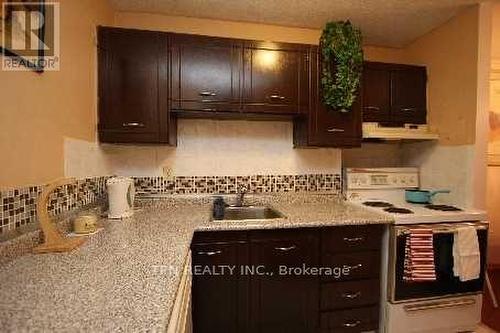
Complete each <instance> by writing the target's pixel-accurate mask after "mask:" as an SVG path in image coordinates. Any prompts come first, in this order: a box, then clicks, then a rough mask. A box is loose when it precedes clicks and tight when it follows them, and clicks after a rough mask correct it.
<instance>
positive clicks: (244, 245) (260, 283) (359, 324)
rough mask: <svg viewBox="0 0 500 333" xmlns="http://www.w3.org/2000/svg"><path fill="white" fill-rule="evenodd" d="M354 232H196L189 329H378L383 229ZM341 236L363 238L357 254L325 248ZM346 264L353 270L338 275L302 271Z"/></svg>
mask: <svg viewBox="0 0 500 333" xmlns="http://www.w3.org/2000/svg"><path fill="white" fill-rule="evenodd" d="M352 228H353V229H351V228H350V227H331V228H304V229H281V230H268V231H237V232H233V231H231V232H199V233H195V236H194V238H193V244H192V245H191V250H192V256H193V273H194V276H193V288H192V293H193V328H194V332H195V333H206V332H208V333H211V332H235V333H236V332H238V333H239V332H252V333H253V332H259V333H268V332H269V333H280V332H283V333H285V332H286V333H295V332H296V333H308V332H311V333H314V332H362V331H364V330H373V329H377V327H378V318H379V311H378V308H379V299H380V297H379V296H380V283H379V270H380V264H379V262H380V258H379V256H380V252H379V251H380V246H381V237H382V233H381V232H380V231H381V227H380V226H365V227H355V226H354V227H352ZM370 230H371V231H372V234H371V235H370V236H369V238H370V239H369V240H367V239H366V237H368V236H367V235H368V233H369V232H370ZM339 237H340V239H344V238H346V239H363V241H359V244H358V245H359V247H360V250H357V249H356V246H354V245H352V244H351V243H349V245H348V246H333V247H332V246H329V244H328V243H330V241H331V240H332V239H338V238H339ZM320 249H321V250H320ZM345 266H349V267H353V268H351V270H352V272H351V273H350V274H349V275H348V276H342V277H338V278H335V277H331V276H330V277H324V276H319V275H318V274H313V273H308V271H307V270H305V268H307V267H309V268H314V267H316V268H318V267H331V268H335V267H341V268H342V267H345ZM354 267H355V268H354ZM231 269H232V271H231ZM200 273H201V274H200ZM223 273H224V274H223Z"/></svg>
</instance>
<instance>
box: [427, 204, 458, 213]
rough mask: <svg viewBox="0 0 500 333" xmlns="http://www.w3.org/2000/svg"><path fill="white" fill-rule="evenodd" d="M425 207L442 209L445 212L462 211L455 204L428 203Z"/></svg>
mask: <svg viewBox="0 0 500 333" xmlns="http://www.w3.org/2000/svg"><path fill="white" fill-rule="evenodd" d="M425 208H428V209H432V210H440V211H443V212H459V211H461V209H460V208H457V207H455V206H449V205H426V206H425Z"/></svg>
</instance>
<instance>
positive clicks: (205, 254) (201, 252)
mask: <svg viewBox="0 0 500 333" xmlns="http://www.w3.org/2000/svg"><path fill="white" fill-rule="evenodd" d="M221 253H222V251H221V250H217V251H199V252H198V254H199V255H201V256H214V255H216V254H221Z"/></svg>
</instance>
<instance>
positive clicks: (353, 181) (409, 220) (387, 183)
mask: <svg viewBox="0 0 500 333" xmlns="http://www.w3.org/2000/svg"><path fill="white" fill-rule="evenodd" d="M345 185H346V196H347V200H349V201H350V202H353V203H356V204H359V205H362V206H364V207H366V208H368V209H372V210H375V211H378V212H381V213H384V214H389V215H391V216H392V217H393V218H394V221H395V223H396V224H417V223H418V224H422V223H443V222H462V221H484V220H486V219H487V215H486V212H484V211H481V210H476V209H470V208H463V207H457V206H455V205H440V204H436V205H432V204H412V203H408V202H406V201H405V190H406V189H416V188H419V185H420V181H419V170H418V169H417V168H372V169H363V168H351V169H346V172H345ZM438 195H440V196H446V195H447V194H438Z"/></svg>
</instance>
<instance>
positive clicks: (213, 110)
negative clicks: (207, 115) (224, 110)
mask: <svg viewBox="0 0 500 333" xmlns="http://www.w3.org/2000/svg"><path fill="white" fill-rule="evenodd" d="M201 110H202V111H210V112H217V109H215V108H205V109H201Z"/></svg>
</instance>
